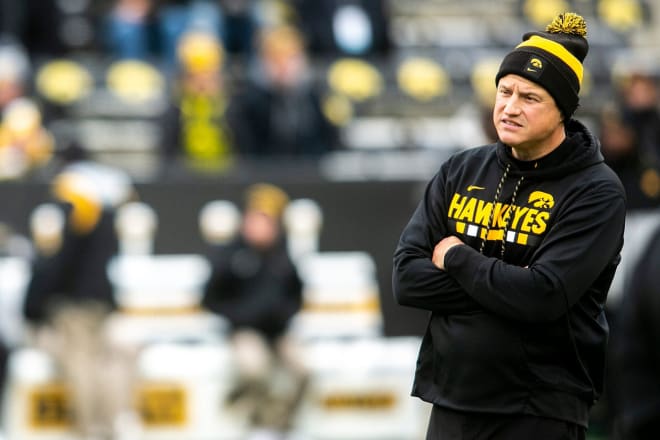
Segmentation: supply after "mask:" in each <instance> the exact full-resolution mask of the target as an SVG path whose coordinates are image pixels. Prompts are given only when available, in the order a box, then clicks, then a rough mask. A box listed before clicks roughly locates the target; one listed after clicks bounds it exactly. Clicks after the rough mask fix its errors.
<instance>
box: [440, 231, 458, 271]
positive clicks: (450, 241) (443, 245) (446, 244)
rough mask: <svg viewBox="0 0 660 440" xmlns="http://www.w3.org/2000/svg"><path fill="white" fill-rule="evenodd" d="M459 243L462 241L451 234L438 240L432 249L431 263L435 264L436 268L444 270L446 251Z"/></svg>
mask: <svg viewBox="0 0 660 440" xmlns="http://www.w3.org/2000/svg"><path fill="white" fill-rule="evenodd" d="M459 244H464V243H463V242H462V241H461V240H460V239H459V238H458V237H455V236H453V235H450V236H449V237H445V238H443V239H442V240H440V241H439V242H438V244H436V245H435V248H434V249H433V264H435V265H436V266H437V267H438V269H440V270H445V255H447V251H448V250H449V249H451V248H453V247H454V246H457V245H459Z"/></svg>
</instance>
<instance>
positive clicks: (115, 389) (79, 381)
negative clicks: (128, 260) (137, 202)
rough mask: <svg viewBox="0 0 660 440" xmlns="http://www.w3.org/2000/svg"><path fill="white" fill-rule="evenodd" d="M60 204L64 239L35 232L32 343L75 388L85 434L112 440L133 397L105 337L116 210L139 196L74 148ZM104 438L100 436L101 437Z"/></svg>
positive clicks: (28, 299)
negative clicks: (118, 417)
mask: <svg viewBox="0 0 660 440" xmlns="http://www.w3.org/2000/svg"><path fill="white" fill-rule="evenodd" d="M58 159H59V160H61V161H62V169H61V171H60V172H59V173H58V175H57V176H56V177H55V179H54V180H53V183H52V195H53V203H55V204H56V206H59V208H60V211H61V212H62V213H63V214H64V221H63V222H62V226H61V228H60V230H59V235H58V236H57V237H53V236H52V234H48V236H44V238H45V240H44V241H43V242H42V241H41V240H40V236H39V230H38V228H37V230H35V244H36V248H37V250H38V251H39V252H38V255H37V256H36V258H35V260H34V262H33V266H32V277H31V279H30V282H29V284H28V287H27V291H26V294H25V298H24V303H23V315H24V317H25V320H26V323H27V324H28V330H29V339H30V342H29V343H30V344H33V345H34V346H36V347H37V348H40V349H43V350H45V351H46V352H48V353H49V354H50V355H52V356H53V358H54V359H55V361H56V363H57V365H58V366H59V367H60V369H61V371H62V374H63V379H64V381H65V383H67V384H69V385H70V386H71V388H72V392H73V393H72V396H73V405H74V412H75V422H76V429H77V432H78V433H79V434H81V435H83V436H88V437H85V438H91V437H89V436H98V438H100V439H110V438H111V437H110V436H111V435H112V434H113V431H112V430H113V425H114V418H115V415H116V414H117V413H118V412H119V411H120V410H121V409H123V408H125V407H126V406H127V405H128V404H127V401H128V400H130V393H129V392H128V390H127V389H126V388H125V387H122V383H119V382H116V381H115V380H114V379H115V377H114V376H113V372H114V371H116V370H117V371H121V369H119V368H118V369H116V370H115V369H114V368H113V367H114V366H115V365H123V364H122V362H121V360H119V362H115V361H117V360H118V359H117V358H116V357H114V358H113V355H114V354H116V353H114V352H112V351H111V349H110V347H109V346H108V343H107V341H106V340H105V338H104V335H103V325H104V323H105V318H106V317H107V316H108V315H109V314H110V313H111V312H112V311H113V310H115V308H116V302H115V299H114V293H113V288H112V285H111V283H110V281H109V278H108V275H107V265H108V263H109V261H110V260H111V259H112V258H113V257H114V256H115V255H116V254H117V252H118V239H117V235H116V231H115V223H114V216H115V212H116V209H117V208H118V207H119V206H120V205H121V204H122V203H124V202H126V201H128V200H129V199H131V198H132V197H134V190H133V186H132V182H131V181H130V178H128V176H126V175H125V174H124V173H123V172H122V171H120V170H117V169H115V168H112V167H108V166H105V165H101V164H97V163H94V162H91V161H88V160H87V159H86V154H85V151H84V149H83V147H82V146H80V145H79V144H78V143H77V142H76V141H72V142H71V143H70V144H69V145H68V146H67V147H66V148H65V149H63V151H62V152H61V153H60V156H58ZM94 438H97V437H94Z"/></svg>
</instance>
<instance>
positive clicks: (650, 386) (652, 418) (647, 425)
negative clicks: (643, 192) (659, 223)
mask: <svg viewBox="0 0 660 440" xmlns="http://www.w3.org/2000/svg"><path fill="white" fill-rule="evenodd" d="M637 261H638V263H637V266H636V267H635V268H634V272H633V274H632V277H631V278H630V283H628V285H627V287H626V289H625V290H624V293H623V297H622V299H621V304H620V307H619V308H618V311H617V323H618V325H617V327H615V329H616V331H613V332H612V342H611V347H612V355H611V359H612V362H611V364H610V371H609V376H610V384H611V385H612V387H611V388H610V393H609V394H610V399H609V400H610V402H611V406H612V408H611V410H612V413H613V415H614V417H613V418H614V424H613V425H614V428H613V432H612V438H613V439H614V440H651V439H655V438H657V437H658V433H660V419H659V418H658V414H660V350H659V349H658V347H660V290H659V289H658V267H660V229H657V230H656V231H655V233H654V234H652V236H651V239H650V241H649V242H648V244H647V246H646V248H645V251H644V252H643V253H642V255H641V258H640V259H639V260H637Z"/></svg>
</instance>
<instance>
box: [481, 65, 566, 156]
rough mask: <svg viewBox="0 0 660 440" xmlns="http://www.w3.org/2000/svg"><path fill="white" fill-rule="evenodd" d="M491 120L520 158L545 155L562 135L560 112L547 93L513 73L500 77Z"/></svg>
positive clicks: (500, 136) (501, 138)
mask: <svg viewBox="0 0 660 440" xmlns="http://www.w3.org/2000/svg"><path fill="white" fill-rule="evenodd" d="M493 123H494V124H495V129H496V130H497V135H498V137H499V139H500V140H501V141H502V142H503V143H504V144H506V145H508V146H510V147H511V148H512V149H513V155H514V157H516V158H518V159H521V160H534V159H538V158H540V157H542V156H545V155H546V154H548V153H549V152H550V151H552V150H553V149H554V148H556V147H557V146H559V144H560V143H561V142H562V141H563V139H564V137H565V133H564V124H563V123H562V116H561V112H560V111H559V108H558V107H557V104H555V100H554V99H553V98H552V96H551V95H550V93H548V92H547V91H546V90H545V89H544V88H543V87H541V86H540V85H538V84H536V83H534V82H532V81H529V80H527V79H525V78H523V77H521V76H518V75H514V74H509V75H506V76H504V77H502V78H501V79H500V82H499V84H498V86H497V93H496V97H495V106H494V108H493Z"/></svg>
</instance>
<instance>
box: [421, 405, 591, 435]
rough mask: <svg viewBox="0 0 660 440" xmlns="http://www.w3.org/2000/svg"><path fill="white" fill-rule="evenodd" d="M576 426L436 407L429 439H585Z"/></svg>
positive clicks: (538, 419)
mask: <svg viewBox="0 0 660 440" xmlns="http://www.w3.org/2000/svg"><path fill="white" fill-rule="evenodd" d="M585 431H586V430H585V428H583V427H582V426H579V425H576V424H574V423H569V422H562V421H561V420H554V419H547V418H544V417H535V416H529V415H524V414H513V415H506V414H481V413H466V412H458V411H452V410H449V409H446V408H442V407H439V406H437V405H434V406H433V410H432V411H431V419H430V420H429V427H428V431H427V433H426V440H519V439H520V440H584V439H585V436H586V432H585Z"/></svg>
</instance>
